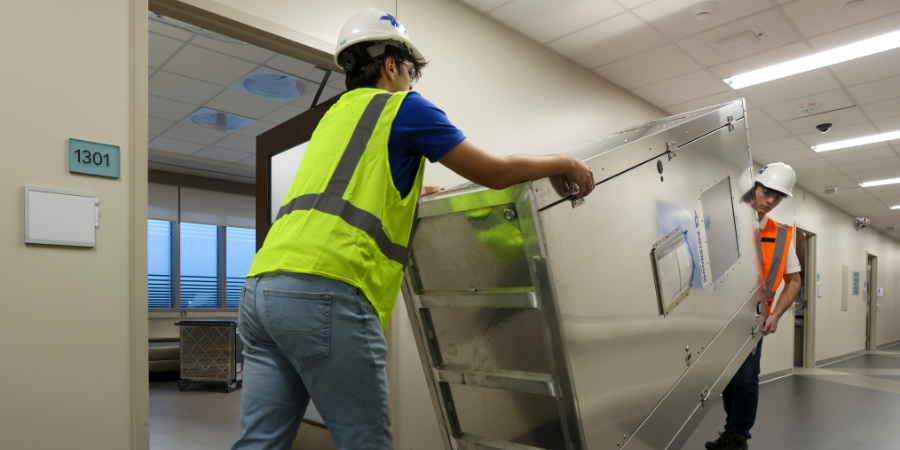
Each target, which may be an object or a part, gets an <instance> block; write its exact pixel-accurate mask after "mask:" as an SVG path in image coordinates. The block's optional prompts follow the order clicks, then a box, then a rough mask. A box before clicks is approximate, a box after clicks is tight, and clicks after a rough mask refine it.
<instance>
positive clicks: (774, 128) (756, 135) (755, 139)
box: [750, 123, 791, 145]
mask: <svg viewBox="0 0 900 450" xmlns="http://www.w3.org/2000/svg"><path fill="white" fill-rule="evenodd" d="M790 136H791V133H789V132H788V131H787V130H785V129H784V128H783V127H782V126H781V125H779V124H777V123H773V124H770V125H760V126H758V127H751V128H750V145H756V144H758V143H760V142H765V141H771V140H772V139H781V138H786V137H790Z"/></svg>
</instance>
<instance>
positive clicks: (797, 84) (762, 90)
mask: <svg viewBox="0 0 900 450" xmlns="http://www.w3.org/2000/svg"><path fill="white" fill-rule="evenodd" d="M835 89H840V85H839V84H838V83H837V82H836V81H835V80H834V78H833V77H832V76H831V74H829V73H828V71H827V70H825V69H818V70H813V71H810V72H806V73H801V74H797V75H793V76H790V77H786V78H781V79H779V80H774V81H770V82H768V83H762V84H757V85H756V86H750V87H745V88H743V89H741V90H740V91H739V92H741V94H743V95H744V96H745V97H747V98H748V99H749V100H750V101H752V102H753V103H755V104H757V105H759V106H768V105H774V104H776V103H781V102H783V101H785V100H790V99H795V98H802V97H807V96H810V95H813V94H819V93H823V92H828V91H833V90H835Z"/></svg>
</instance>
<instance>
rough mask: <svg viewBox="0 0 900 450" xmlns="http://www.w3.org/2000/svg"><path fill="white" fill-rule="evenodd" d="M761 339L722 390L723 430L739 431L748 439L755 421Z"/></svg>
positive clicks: (757, 402) (757, 403)
mask: <svg viewBox="0 0 900 450" xmlns="http://www.w3.org/2000/svg"><path fill="white" fill-rule="evenodd" d="M761 357H762V339H760V340H759V344H756V354H755V355H750V356H748V357H747V359H746V360H745V361H744V363H743V364H741V368H740V369H738V371H737V373H736V374H734V377H733V378H732V379H731V381H730V382H729V383H728V386H726V387H725V391H723V392H722V400H723V401H724V403H725V414H726V416H725V431H726V432H729V433H740V434H743V435H744V436H747V439H750V429H751V428H753V423H754V422H756V407H757V406H758V405H759V360H760V358H761Z"/></svg>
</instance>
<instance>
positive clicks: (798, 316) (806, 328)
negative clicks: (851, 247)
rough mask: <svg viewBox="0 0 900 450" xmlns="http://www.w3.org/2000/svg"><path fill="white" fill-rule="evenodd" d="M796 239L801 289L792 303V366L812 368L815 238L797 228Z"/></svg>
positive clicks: (813, 365)
mask: <svg viewBox="0 0 900 450" xmlns="http://www.w3.org/2000/svg"><path fill="white" fill-rule="evenodd" d="M795 239H796V249H797V258H798V259H799V260H800V283H801V284H800V286H801V287H800V294H799V295H798V296H797V299H796V300H795V301H794V367H815V355H814V353H815V339H814V336H815V323H814V322H815V321H814V320H813V319H814V318H815V304H816V303H815V299H816V297H817V295H818V292H819V285H818V281H819V274H818V273H817V272H816V235H815V234H813V233H811V232H809V231H806V230H803V229H800V228H797V233H796V236H795Z"/></svg>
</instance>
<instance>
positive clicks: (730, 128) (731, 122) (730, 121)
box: [728, 116, 734, 131]
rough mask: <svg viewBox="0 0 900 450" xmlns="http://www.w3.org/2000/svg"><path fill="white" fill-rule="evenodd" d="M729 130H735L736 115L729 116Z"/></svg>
mask: <svg viewBox="0 0 900 450" xmlns="http://www.w3.org/2000/svg"><path fill="white" fill-rule="evenodd" d="M728 131H734V116H728Z"/></svg>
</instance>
